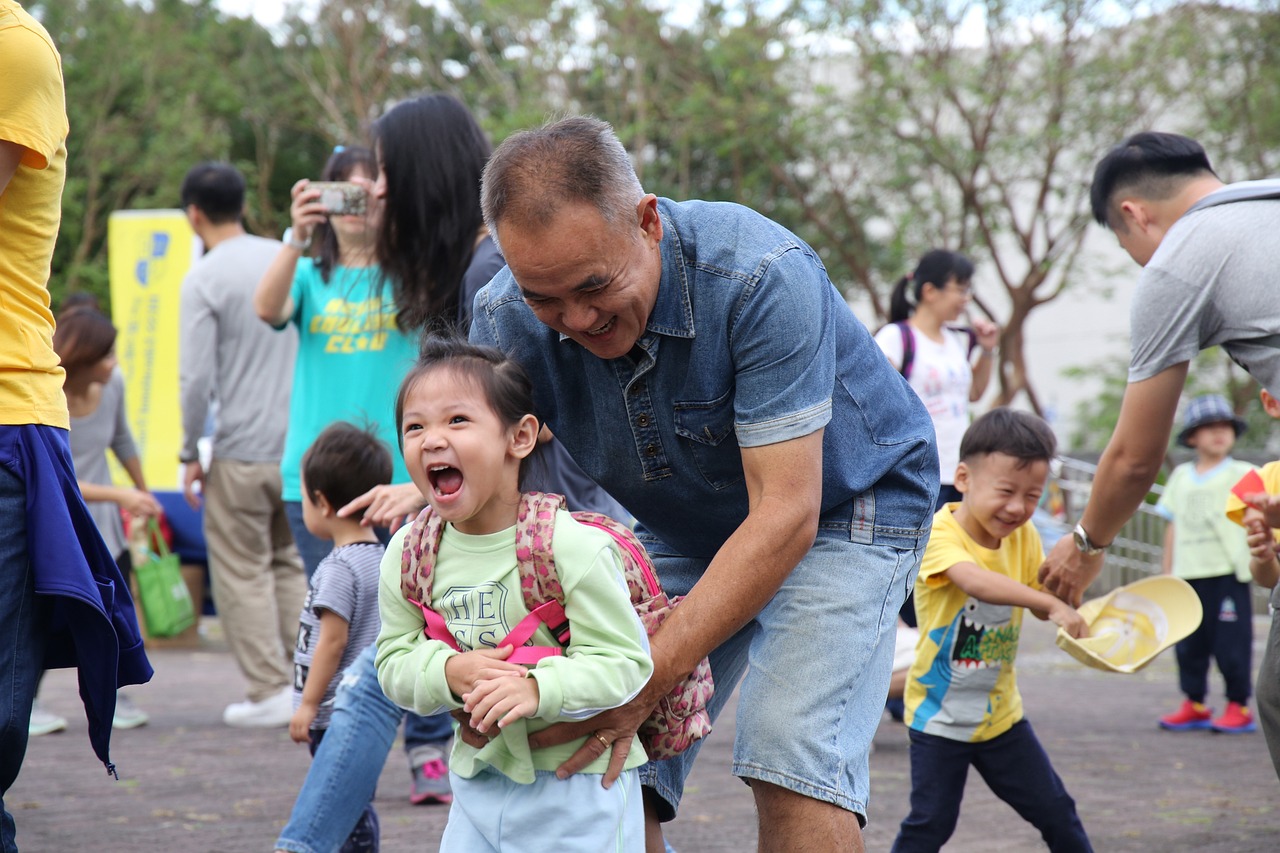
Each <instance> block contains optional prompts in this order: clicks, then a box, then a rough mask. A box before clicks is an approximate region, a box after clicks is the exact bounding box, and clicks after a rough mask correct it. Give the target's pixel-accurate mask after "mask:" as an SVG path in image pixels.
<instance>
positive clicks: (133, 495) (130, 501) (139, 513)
mask: <svg viewBox="0 0 1280 853" xmlns="http://www.w3.org/2000/svg"><path fill="white" fill-rule="evenodd" d="M120 492H121V493H120V500H119V501H118V503H119V504H120V508H121V509H123V510H124V511H125V512H127V513H129V515H131V516H133V517H134V518H158V517H159V516H161V515H163V514H164V508H163V507H161V506H160V501H158V500H156V498H155V495H153V494H151V493H150V492H144V491H142V490H141V489H121V490H120Z"/></svg>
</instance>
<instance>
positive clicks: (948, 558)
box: [905, 503, 1044, 742]
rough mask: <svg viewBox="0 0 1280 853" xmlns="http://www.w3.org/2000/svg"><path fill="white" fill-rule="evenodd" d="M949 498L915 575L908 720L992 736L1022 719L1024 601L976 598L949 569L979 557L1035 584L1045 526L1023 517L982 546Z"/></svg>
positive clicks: (937, 730)
mask: <svg viewBox="0 0 1280 853" xmlns="http://www.w3.org/2000/svg"><path fill="white" fill-rule="evenodd" d="M958 506H959V504H954V503H953V504H947V505H946V506H944V507H943V508H942V509H941V510H939V511H938V514H937V515H935V516H934V519H933V532H932V534H930V537H929V544H928V546H927V547H926V548H925V552H924V560H923V562H922V563H921V566H920V576H919V578H918V579H917V580H916V589H915V596H916V599H915V600H916V617H917V619H918V621H919V626H920V640H919V642H918V644H917V646H916V660H915V664H914V665H913V666H912V667H911V674H910V677H909V679H908V682H907V690H906V696H905V700H906V709H907V710H906V723H907V725H908V726H910V727H911V728H913V729H915V730H917V731H921V732H924V733H926V734H932V735H937V736H939V737H945V738H950V739H952V740H959V741H966V742H968V741H984V740H990V739H991V738H994V737H996V736H998V735H1001V734H1004V733H1005V732H1007V731H1008V730H1009V729H1010V728H1011V727H1012V726H1013V724H1014V723H1016V722H1018V721H1019V720H1021V719H1022V697H1021V696H1020V695H1019V693H1018V685H1017V681H1016V678H1015V675H1014V658H1015V657H1016V656H1017V654H1018V637H1019V633H1020V631H1021V628H1022V610H1023V609H1022V608H1021V607H1013V606H1011V605H1007V604H989V603H987V602H985V601H979V600H977V599H975V598H973V597H971V596H969V595H967V594H966V593H965V592H964V591H962V590H961V589H960V588H959V587H957V586H956V585H955V584H953V583H951V581H950V580H949V579H948V576H947V574H946V572H947V570H948V569H950V568H951V567H952V566H955V565H957V564H959V563H974V564H976V565H978V566H979V567H981V568H983V569H986V570H987V571H992V572H998V573H1000V574H1002V575H1005V576H1006V577H1009V578H1012V579H1013V580H1015V581H1017V582H1019V583H1022V584H1025V585H1027V586H1030V587H1033V588H1037V589H1038V588H1039V584H1038V582H1037V581H1036V572H1037V570H1038V569H1039V566H1040V563H1041V562H1042V561H1043V559H1044V549H1043V547H1042V545H1041V544H1040V534H1039V533H1037V532H1036V529H1035V527H1033V526H1032V525H1031V524H1030V523H1027V524H1024V525H1022V526H1021V527H1019V528H1018V529H1017V530H1015V531H1014V532H1013V533H1012V534H1010V535H1009V536H1008V537H1006V538H1005V539H1004V541H1002V542H1001V543H1000V547H999V548H997V549H994V550H993V549H990V548H984V547H982V546H981V545H979V544H978V543H977V542H975V541H974V540H973V538H972V537H970V536H969V534H968V533H966V532H965V531H964V528H962V527H961V526H960V524H959V523H958V522H957V521H956V520H955V517H954V516H953V515H952V511H953V510H954V509H955V508H956V507H958Z"/></svg>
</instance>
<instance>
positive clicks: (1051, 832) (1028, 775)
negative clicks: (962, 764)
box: [973, 720, 1093, 853]
mask: <svg viewBox="0 0 1280 853" xmlns="http://www.w3.org/2000/svg"><path fill="white" fill-rule="evenodd" d="M976 746H977V747H978V748H977V750H976V751H975V753H974V756H973V766H974V768H976V769H977V771H978V772H979V773H980V774H982V778H983V780H984V781H985V782H986V783H987V787H989V788H990V789H991V790H992V791H993V792H994V793H995V795H996V796H997V797H999V798H1000V799H1002V800H1004V801H1005V802H1006V803H1008V804H1009V805H1010V806H1012V807H1013V809H1014V811H1016V812H1017V813H1018V814H1019V815H1021V816H1022V818H1023V819H1024V820H1026V821H1027V822H1028V823H1030V824H1031V825H1032V826H1034V827H1035V828H1036V829H1038V830H1040V835H1041V836H1042V837H1043V838H1044V840H1045V843H1046V844H1048V845H1049V849H1050V850H1051V851H1053V853H1089V851H1092V850H1093V847H1092V846H1091V845H1090V844H1089V836H1088V835H1086V834H1085V831H1084V824H1082V823H1081V822H1080V816H1079V815H1078V814H1076V803H1075V800H1073V799H1071V795H1070V794H1068V793H1067V789H1066V787H1065V786H1064V785H1063V784H1062V780H1061V779H1060V778H1059V777H1058V774H1057V772H1056V771H1055V770H1054V769H1053V765H1052V764H1050V763H1049V756H1048V755H1047V754H1046V753H1045V751H1044V748H1043V747H1042V746H1040V740H1039V739H1038V738H1037V737H1036V733H1035V731H1034V730H1033V729H1032V728H1031V723H1029V722H1027V721H1026V720H1020V721H1019V722H1017V723H1014V725H1013V728H1011V729H1010V730H1009V731H1007V732H1005V733H1004V734H1002V735H1000V736H998V737H996V738H993V739H992V740H989V741H986V742H985V743H981V744H976Z"/></svg>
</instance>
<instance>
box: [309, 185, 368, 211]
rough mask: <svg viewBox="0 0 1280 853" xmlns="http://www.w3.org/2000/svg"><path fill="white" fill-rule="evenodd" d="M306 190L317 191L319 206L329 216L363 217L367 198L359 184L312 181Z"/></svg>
mask: <svg viewBox="0 0 1280 853" xmlns="http://www.w3.org/2000/svg"><path fill="white" fill-rule="evenodd" d="M307 189H313V190H319V191H320V198H319V199H318V200H319V202H320V204H322V205H324V209H325V212H327V213H328V214H329V215H330V216H364V215H365V213H367V212H368V210H369V196H368V194H367V193H366V192H365V191H364V187H362V186H360V184H356V183H352V182H350V181H312V182H311V183H310V184H309V185H308V186H307Z"/></svg>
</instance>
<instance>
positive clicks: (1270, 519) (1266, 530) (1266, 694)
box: [1227, 389, 1280, 776]
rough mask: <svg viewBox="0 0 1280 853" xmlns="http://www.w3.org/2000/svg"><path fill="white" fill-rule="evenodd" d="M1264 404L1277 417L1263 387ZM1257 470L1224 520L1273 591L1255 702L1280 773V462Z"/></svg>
mask: <svg viewBox="0 0 1280 853" xmlns="http://www.w3.org/2000/svg"><path fill="white" fill-rule="evenodd" d="M1262 408H1263V409H1265V410H1266V412H1267V414H1268V415H1270V416H1271V417H1273V418H1280V400H1277V399H1276V398H1275V397H1273V396H1272V395H1271V394H1270V392H1268V391H1267V390H1266V389H1263V391H1262ZM1258 474H1259V476H1260V477H1261V480H1262V491H1257V485H1256V483H1257V481H1254V483H1255V484H1254V485H1253V486H1246V487H1244V488H1241V489H1240V490H1239V492H1240V494H1239V495H1237V494H1236V490H1232V494H1231V495H1230V496H1229V497H1228V498H1227V518H1230V519H1231V520H1232V521H1234V522H1236V523H1237V524H1241V525H1243V526H1244V528H1245V536H1246V538H1247V540H1248V543H1249V556H1250V559H1249V573H1250V574H1251V575H1253V581H1254V583H1256V584H1257V585H1258V586H1261V587H1265V588H1266V589H1269V590H1271V630H1270V631H1268V632H1267V642H1266V645H1265V646H1264V647H1263V651H1262V662H1261V663H1260V664H1259V665H1258V676H1257V680H1256V681H1255V685H1256V687H1255V695H1254V701H1255V702H1257V705H1258V720H1259V721H1260V722H1261V723H1262V734H1263V736H1264V737H1265V738H1266V740H1267V749H1268V750H1269V751H1270V752H1271V765H1272V766H1273V767H1274V768H1275V770H1276V775H1277V776H1280V616H1278V615H1277V614H1278V613H1280V560H1277V558H1276V553H1277V549H1280V461H1276V462H1268V463H1267V464H1266V465H1264V466H1262V470H1261V471H1259V472H1258ZM1246 501H1247V503H1246Z"/></svg>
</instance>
